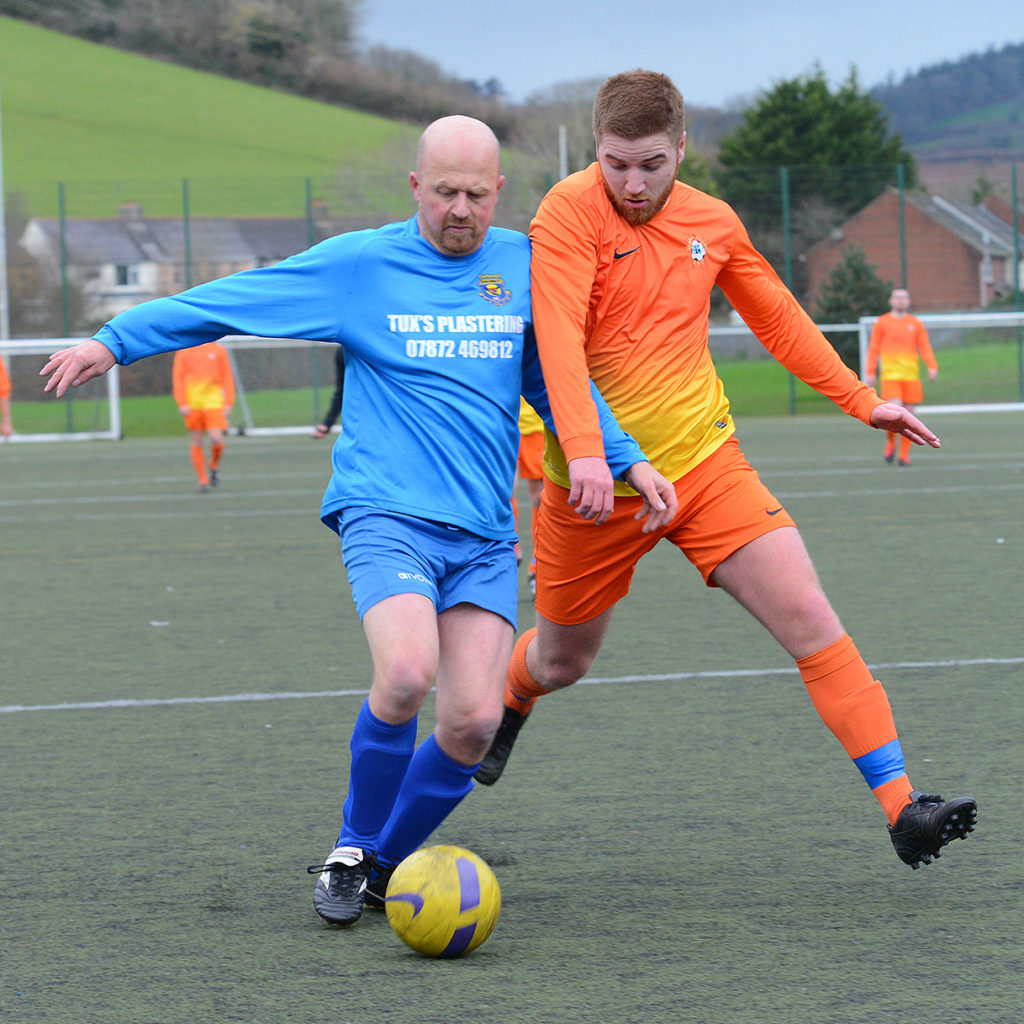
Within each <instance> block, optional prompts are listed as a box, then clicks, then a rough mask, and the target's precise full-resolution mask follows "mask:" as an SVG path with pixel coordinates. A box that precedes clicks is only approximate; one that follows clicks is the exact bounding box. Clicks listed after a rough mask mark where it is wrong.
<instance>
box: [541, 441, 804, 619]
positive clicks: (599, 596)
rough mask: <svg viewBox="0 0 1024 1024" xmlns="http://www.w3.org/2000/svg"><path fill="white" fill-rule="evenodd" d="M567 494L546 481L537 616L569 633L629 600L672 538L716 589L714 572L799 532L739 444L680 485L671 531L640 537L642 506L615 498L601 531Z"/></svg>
mask: <svg viewBox="0 0 1024 1024" xmlns="http://www.w3.org/2000/svg"><path fill="white" fill-rule="evenodd" d="M568 495H569V492H568V491H567V490H566V489H565V488H564V487H559V486H558V485H556V484H554V483H552V482H551V481H550V480H545V481H544V491H543V493H542V500H541V507H540V512H539V513H538V515H539V516H540V519H539V525H538V528H537V546H536V557H537V598H536V606H537V611H538V612H539V613H540V614H541V615H543V616H544V618H546V619H548V620H550V621H551V622H555V623H558V624H559V625H563V626H573V625H578V624H579V623H582V622H589V621H590V620H591V619H593V618H596V617H597V616H598V615H600V614H601V613H602V612H604V611H607V610H608V609H609V608H611V607H612V605H614V604H615V603H616V602H617V601H619V600H620V599H621V598H623V597H625V596H626V594H627V593H628V592H629V586H630V583H631V581H632V579H633V572H634V570H635V569H636V564H637V562H639V561H640V558H641V556H642V555H645V554H646V553H647V552H648V551H650V550H651V549H652V548H653V547H654V545H655V544H657V543H658V541H660V540H662V539H663V538H667V539H668V540H669V541H671V542H672V543H673V544H675V546H676V547H677V548H679V550H680V551H682V553H683V554H684V555H686V557H687V558H688V559H689V560H690V562H692V563H693V565H695V566H696V567H697V569H698V570H700V573H701V575H702V576H703V577H704V582H705V583H707V585H708V586H714V584H713V583H711V582H710V576H711V574H712V573H713V572H714V571H715V569H716V568H717V567H718V566H719V565H720V564H721V563H722V562H724V561H725V559H726V558H728V557H729V555H731V554H732V553H733V552H734V551H737V550H739V549H740V548H741V547H743V545H744V544H748V543H749V542H750V541H752V540H756V539H757V538H758V537H761V536H763V535H764V534H766V533H770V532H771V531H772V530H777V529H779V528H780V527H783V526H794V525H795V524H794V522H793V520H792V518H791V517H790V515H789V513H788V512H787V511H786V510H785V509H784V508H783V507H782V505H781V503H780V502H779V501H778V500H777V499H776V498H775V497H774V496H773V495H772V493H771V491H769V490H768V488H767V487H765V485H764V484H763V483H762V482H761V478H760V477H759V476H758V475H757V473H756V472H755V470H754V469H753V468H752V467H751V466H750V464H749V463H748V462H747V460H746V457H745V456H744V454H743V452H742V451H741V450H740V446H739V444H738V443H737V441H736V439H735V438H729V440H728V441H726V442H725V443H724V444H723V445H722V446H721V447H720V448H718V449H717V450H716V451H714V452H713V453H712V454H711V455H709V456H708V457H707V458H706V459H705V460H704V461H703V462H702V463H700V465H699V466H696V467H695V468H694V469H692V470H690V472H689V473H687V474H685V475H684V476H683V477H682V478H681V479H680V480H677V481H676V495H677V496H678V498H679V513H678V515H677V516H676V518H675V519H674V520H673V521H672V522H671V523H669V525H668V526H666V527H665V528H664V529H662V530H660V531H658V532H656V533H641V532H640V531H641V526H642V523H640V522H637V521H636V520H635V519H634V518H633V516H634V515H636V513H637V511H638V510H639V508H640V506H641V505H642V501H641V499H640V498H623V497H618V496H617V497H616V498H615V509H614V511H613V512H612V514H611V516H610V517H609V518H608V520H607V521H606V522H604V523H602V524H601V525H600V526H597V525H595V524H594V523H593V522H592V521H588V520H585V519H581V518H580V517H579V515H578V514H577V513H576V512H575V511H574V509H573V508H572V507H571V506H570V505H569V503H568V501H567V498H568Z"/></svg>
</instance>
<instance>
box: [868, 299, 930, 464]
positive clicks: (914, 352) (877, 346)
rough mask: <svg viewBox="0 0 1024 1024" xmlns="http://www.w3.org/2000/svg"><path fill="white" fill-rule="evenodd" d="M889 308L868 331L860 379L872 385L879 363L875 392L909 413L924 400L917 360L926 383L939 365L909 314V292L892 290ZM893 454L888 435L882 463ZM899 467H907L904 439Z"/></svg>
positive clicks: (906, 441) (921, 328)
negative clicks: (921, 362)
mask: <svg viewBox="0 0 1024 1024" xmlns="http://www.w3.org/2000/svg"><path fill="white" fill-rule="evenodd" d="M889 308H890V309H891V310H892V312H891V313H885V314H883V315H882V316H880V317H879V318H878V319H877V320H876V321H875V326H874V327H872V328H871V341H870V342H869V344H868V359H867V364H868V365H867V372H866V373H865V374H864V379H865V380H866V381H867V382H868V384H874V383H875V371H876V370H877V369H878V361H879V359H881V361H882V372H881V379H880V381H879V385H878V390H879V393H880V394H881V396H882V398H883V400H884V401H886V402H894V403H895V404H896V405H902V406H904V407H905V408H907V409H908V410H909V411H910V412H913V411H914V409H916V408H917V406H918V405H919V404H920V402H921V399H922V398H924V391H923V389H922V387H921V372H920V366H919V364H918V361H917V360H918V356H920V357H921V359H922V360H924V365H925V366H926V367H927V368H928V379H929V380H935V378H936V377H938V375H939V364H938V363H937V362H936V361H935V353H934V352H932V346H931V343H930V342H929V341H928V332H927V331H926V330H925V327H924V324H923V323H921V321H920V320H918V319H917V317H916V316H913V315H912V314H911V313H910V312H909V310H910V292H908V291H907V289H906V288H894V289H893V290H892V294H891V295H890V296H889ZM895 451H896V435H895V434H894V433H892V432H890V433H889V434H888V435H887V437H886V442H885V461H886V462H892V460H893V456H894V454H895ZM899 464H900V465H901V466H909V465H910V440H909V439H908V438H906V437H902V438H900V461H899Z"/></svg>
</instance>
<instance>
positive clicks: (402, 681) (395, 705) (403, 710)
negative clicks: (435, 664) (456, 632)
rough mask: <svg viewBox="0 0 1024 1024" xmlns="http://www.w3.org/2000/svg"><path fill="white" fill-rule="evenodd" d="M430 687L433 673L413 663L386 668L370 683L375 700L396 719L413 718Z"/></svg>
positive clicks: (415, 662) (425, 667) (395, 664)
mask: <svg viewBox="0 0 1024 1024" xmlns="http://www.w3.org/2000/svg"><path fill="white" fill-rule="evenodd" d="M433 685H434V672H433V670H432V669H431V668H428V667H427V666H425V665H423V664H421V663H419V662H417V661H414V660H409V661H405V662H401V663H393V664H391V665H389V666H388V667H387V669H386V670H384V671H382V672H378V673H377V675H376V677H375V679H374V683H373V686H374V691H375V695H376V697H377V699H378V700H379V702H380V703H382V704H383V705H385V706H386V707H387V709H388V711H389V712H390V714H391V715H392V716H393V717H394V718H395V719H397V720H406V719H408V718H411V717H412V716H413V715H415V714H416V713H417V712H418V711H419V709H420V706H421V705H422V704H423V701H424V700H425V699H426V696H427V694H428V693H429V692H430V688H431V686H433Z"/></svg>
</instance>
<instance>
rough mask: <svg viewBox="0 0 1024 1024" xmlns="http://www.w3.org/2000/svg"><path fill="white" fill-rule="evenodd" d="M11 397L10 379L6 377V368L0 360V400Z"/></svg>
mask: <svg viewBox="0 0 1024 1024" xmlns="http://www.w3.org/2000/svg"><path fill="white" fill-rule="evenodd" d="M10 397H11V378H10V377H8V376H7V367H6V366H5V365H4V361H3V360H2V359H0V398H10Z"/></svg>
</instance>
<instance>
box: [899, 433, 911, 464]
mask: <svg viewBox="0 0 1024 1024" xmlns="http://www.w3.org/2000/svg"><path fill="white" fill-rule="evenodd" d="M909 461H910V438H909V437H901V438H900V462H909Z"/></svg>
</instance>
